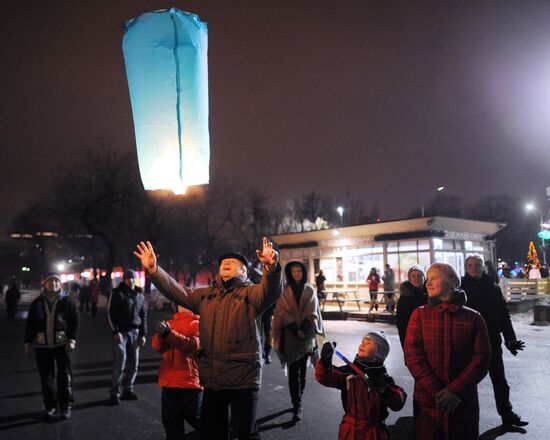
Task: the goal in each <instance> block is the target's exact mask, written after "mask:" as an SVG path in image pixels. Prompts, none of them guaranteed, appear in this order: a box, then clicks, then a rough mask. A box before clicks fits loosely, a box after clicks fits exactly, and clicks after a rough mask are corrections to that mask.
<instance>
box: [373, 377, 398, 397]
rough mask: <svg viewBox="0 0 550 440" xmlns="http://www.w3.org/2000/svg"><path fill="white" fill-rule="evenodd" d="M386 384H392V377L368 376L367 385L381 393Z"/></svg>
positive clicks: (386, 387)
mask: <svg viewBox="0 0 550 440" xmlns="http://www.w3.org/2000/svg"><path fill="white" fill-rule="evenodd" d="M388 385H393V379H391V378H390V377H389V376H380V377H369V378H368V379H367V386H368V387H369V388H372V389H374V390H376V391H378V392H379V393H380V394H383V393H385V392H386V391H387V389H388Z"/></svg>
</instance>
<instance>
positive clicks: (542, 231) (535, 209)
mask: <svg viewBox="0 0 550 440" xmlns="http://www.w3.org/2000/svg"><path fill="white" fill-rule="evenodd" d="M525 209H526V210H527V211H536V212H538V213H539V215H540V233H539V237H540V241H541V244H542V262H543V263H544V265H545V266H546V249H545V246H546V243H545V242H544V235H545V231H544V218H543V216H542V212H541V211H540V209H538V208H536V207H535V205H533V204H532V203H528V204H527V205H525Z"/></svg>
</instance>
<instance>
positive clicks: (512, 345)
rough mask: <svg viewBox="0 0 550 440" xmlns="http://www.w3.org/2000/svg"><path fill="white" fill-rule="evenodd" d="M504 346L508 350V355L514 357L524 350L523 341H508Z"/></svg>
mask: <svg viewBox="0 0 550 440" xmlns="http://www.w3.org/2000/svg"><path fill="white" fill-rule="evenodd" d="M504 345H506V348H507V349H508V350H510V353H512V354H513V355H514V356H517V354H518V351H521V350H523V349H524V348H525V342H523V341H515V340H510V341H506V342H505V343H504Z"/></svg>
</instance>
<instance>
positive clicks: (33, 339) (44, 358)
mask: <svg viewBox="0 0 550 440" xmlns="http://www.w3.org/2000/svg"><path fill="white" fill-rule="evenodd" d="M43 285H44V291H43V292H42V294H41V295H40V296H39V297H38V298H36V299H35V300H34V301H33V302H32V303H31V305H30V308H29V314H28V316H27V322H26V326H25V354H26V355H27V356H31V355H32V352H33V346H34V354H35V357H36V365H37V366H38V372H39V373H40V382H41V385H42V396H43V399H44V407H45V410H44V419H45V420H46V421H49V420H53V419H54V418H55V416H56V411H57V405H58V404H59V409H60V413H59V415H60V417H61V418H62V419H68V418H69V417H70V416H71V402H72V392H71V383H72V372H71V358H70V356H69V353H71V352H72V351H73V350H74V349H75V346H76V333H77V330H78V322H79V318H78V312H77V310H76V305H75V303H74V301H73V300H72V299H71V297H70V296H69V294H68V293H66V292H63V291H62V286H61V277H60V275H59V274H58V273H55V272H51V273H49V274H47V275H46V276H45V277H44V280H43ZM56 371H57V377H56ZM55 379H57V392H56V386H55V385H54V380H55Z"/></svg>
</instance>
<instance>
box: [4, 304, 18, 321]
mask: <svg viewBox="0 0 550 440" xmlns="http://www.w3.org/2000/svg"><path fill="white" fill-rule="evenodd" d="M16 313H17V301H15V302H14V301H6V314H7V315H8V319H13V318H14V317H15V314H16Z"/></svg>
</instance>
